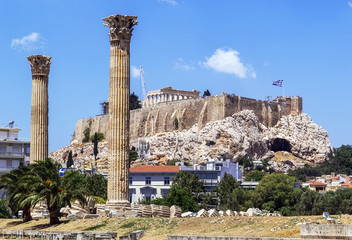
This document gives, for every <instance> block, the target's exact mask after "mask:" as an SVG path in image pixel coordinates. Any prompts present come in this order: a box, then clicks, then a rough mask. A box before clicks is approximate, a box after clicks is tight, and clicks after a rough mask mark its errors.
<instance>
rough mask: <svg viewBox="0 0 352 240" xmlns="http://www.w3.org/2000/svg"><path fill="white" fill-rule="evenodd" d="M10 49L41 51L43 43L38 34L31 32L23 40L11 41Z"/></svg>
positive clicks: (43, 46)
mask: <svg viewBox="0 0 352 240" xmlns="http://www.w3.org/2000/svg"><path fill="white" fill-rule="evenodd" d="M11 48H13V49H16V50H25V51H32V50H36V49H43V48H45V41H44V39H42V37H41V36H40V34H39V33H36V32H32V33H31V34H29V35H27V36H24V37H23V38H15V39H12V42H11Z"/></svg>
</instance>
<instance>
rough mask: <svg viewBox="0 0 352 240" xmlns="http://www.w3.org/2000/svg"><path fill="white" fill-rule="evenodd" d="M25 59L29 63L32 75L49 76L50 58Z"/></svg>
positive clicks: (39, 56)
mask: <svg viewBox="0 0 352 240" xmlns="http://www.w3.org/2000/svg"><path fill="white" fill-rule="evenodd" d="M27 59H28V61H29V64H30V65H31V71H32V75H44V76H49V73H50V64H51V62H50V59H51V57H47V56H43V55H32V56H29V57H28V58H27Z"/></svg>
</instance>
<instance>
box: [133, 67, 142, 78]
mask: <svg viewBox="0 0 352 240" xmlns="http://www.w3.org/2000/svg"><path fill="white" fill-rule="evenodd" d="M131 75H132V77H133V78H139V76H140V72H139V68H137V67H135V66H132V67H131Z"/></svg>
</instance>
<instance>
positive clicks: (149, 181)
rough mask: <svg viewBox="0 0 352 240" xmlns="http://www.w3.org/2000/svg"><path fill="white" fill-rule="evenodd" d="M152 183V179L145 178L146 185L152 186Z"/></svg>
mask: <svg viewBox="0 0 352 240" xmlns="http://www.w3.org/2000/svg"><path fill="white" fill-rule="evenodd" d="M151 183H152V178H151V177H146V178H145V184H147V185H150V184H151Z"/></svg>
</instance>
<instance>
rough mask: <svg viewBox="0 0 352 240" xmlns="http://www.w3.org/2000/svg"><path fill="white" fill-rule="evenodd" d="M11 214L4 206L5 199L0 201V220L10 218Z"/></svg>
mask: <svg viewBox="0 0 352 240" xmlns="http://www.w3.org/2000/svg"><path fill="white" fill-rule="evenodd" d="M11 217H12V216H11V213H10V211H9V209H8V207H7V206H6V201H5V199H1V200H0V218H11Z"/></svg>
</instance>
